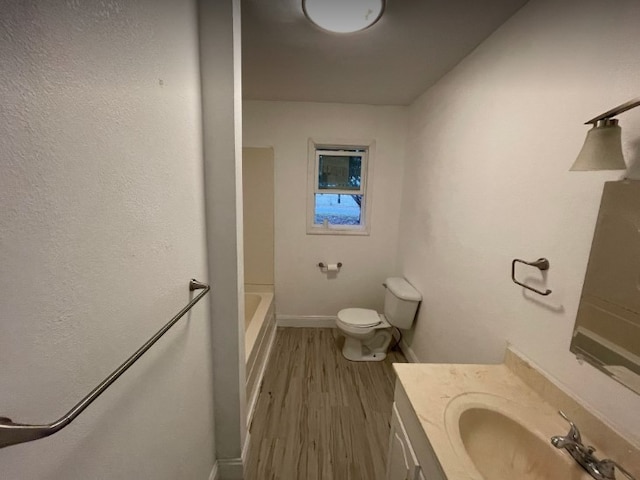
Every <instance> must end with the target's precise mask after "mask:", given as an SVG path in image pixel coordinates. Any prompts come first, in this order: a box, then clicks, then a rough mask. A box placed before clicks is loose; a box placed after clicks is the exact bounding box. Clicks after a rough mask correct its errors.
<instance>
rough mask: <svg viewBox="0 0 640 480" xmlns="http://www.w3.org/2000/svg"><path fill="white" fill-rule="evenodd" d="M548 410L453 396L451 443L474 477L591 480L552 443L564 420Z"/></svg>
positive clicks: (448, 416) (448, 418)
mask: <svg viewBox="0 0 640 480" xmlns="http://www.w3.org/2000/svg"><path fill="white" fill-rule="evenodd" d="M555 417H557V414H556V413H555V412H552V411H546V410H545V409H541V410H539V411H538V410H536V411H532V410H530V409H524V410H523V408H522V407H521V406H519V405H518V404H516V403H515V402H513V401H511V400H508V399H506V398H503V397H499V396H496V395H491V394H487V393H465V394H462V395H459V396H457V397H455V398H454V399H453V400H451V402H450V403H449V404H448V405H447V408H446V410H445V427H446V430H447V434H448V435H449V440H450V442H451V445H452V447H453V449H454V451H455V453H456V455H457V456H458V458H459V460H460V461H461V462H462V463H463V465H464V467H465V469H466V470H467V472H468V473H469V474H470V475H471V476H472V478H474V479H476V478H477V479H479V480H480V479H482V480H514V479H517V480H544V479H563V480H589V479H591V480H593V479H592V478H591V477H590V476H589V474H587V473H586V472H585V471H584V470H583V469H582V468H581V467H580V466H579V465H577V464H576V463H575V462H574V460H573V459H572V458H570V457H569V456H568V455H567V453H566V452H564V451H561V450H558V449H556V448H555V447H553V446H552V445H551V443H550V442H549V438H550V437H551V436H552V435H560V434H565V433H566V432H565V430H567V426H566V424H563V423H562V421H558V418H559V417H558V418H555Z"/></svg>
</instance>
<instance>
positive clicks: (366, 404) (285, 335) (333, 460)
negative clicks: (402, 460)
mask: <svg viewBox="0 0 640 480" xmlns="http://www.w3.org/2000/svg"><path fill="white" fill-rule="evenodd" d="M343 341H344V339H343V338H342V337H341V336H340V334H339V333H338V331H337V330H336V329H330V328H279V329H278V331H277V334H276V339H275V343H274V346H273V352H272V354H271V358H270V361H269V364H268V366H267V370H266V373H265V376H264V380H263V383H262V387H261V391H260V395H259V397H258V401H257V405H256V410H255V413H254V416H253V420H252V423H251V426H250V433H251V447H250V450H249V455H248V461H247V464H246V465H247V468H246V474H245V478H246V479H247V480H276V479H282V480H297V479H299V480H303V479H304V480H383V479H384V477H385V468H386V455H387V447H388V441H389V428H390V427H389V421H390V418H391V408H392V404H393V388H394V383H395V374H394V372H393V370H392V368H391V364H392V363H394V362H406V359H405V358H404V356H403V355H402V353H401V352H400V351H399V350H398V351H395V350H394V351H391V352H389V354H388V355H387V358H386V359H385V360H384V361H381V362H350V361H349V360H347V359H345V358H344V357H343V356H342V353H341V348H342V344H343Z"/></svg>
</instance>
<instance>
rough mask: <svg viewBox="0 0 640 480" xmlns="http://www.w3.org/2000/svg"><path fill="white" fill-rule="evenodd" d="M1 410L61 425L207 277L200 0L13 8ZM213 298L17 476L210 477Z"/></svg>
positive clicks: (2, 218)
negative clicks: (194, 281)
mask: <svg viewBox="0 0 640 480" xmlns="http://www.w3.org/2000/svg"><path fill="white" fill-rule="evenodd" d="M0 38H1V39H2V40H1V41H0V58H2V68H1V69H0V98H1V99H2V101H1V104H2V107H1V108H0V163H1V167H0V170H1V173H0V205H2V208H0V265H2V267H1V268H0V312H2V314H1V319H0V365H2V368H0V415H1V416H8V417H11V418H12V419H14V420H15V421H21V422H30V423H46V422H51V421H53V420H55V419H57V418H58V417H60V416H61V415H63V414H64V413H65V412H66V411H67V410H68V409H70V408H71V407H72V406H73V405H74V404H75V403H76V402H77V401H79V400H80V399H81V398H82V397H83V396H84V395H86V394H87V393H88V392H89V391H90V390H91V389H92V388H93V387H94V386H96V385H97V384H98V382H100V381H101V380H102V379H103V378H105V377H106V375H107V374H109V373H110V372H111V371H112V370H113V369H114V368H116V367H117V366H118V365H119V364H120V363H121V362H122V361H123V360H124V359H125V358H127V357H128V356H129V355H130V354H131V353H133V351H135V350H136V349H137V348H138V347H139V346H140V345H141V344H142V343H143V342H145V341H146V340H147V339H148V338H149V337H150V336H151V335H152V334H153V333H155V331H156V330H158V329H159V328H160V327H161V326H162V325H163V324H164V323H165V322H166V321H168V320H169V318H171V316H173V315H174V314H175V313H176V312H177V311H179V310H180V309H181V308H182V307H183V306H184V305H185V304H186V303H187V302H188V300H189V297H190V294H189V292H188V289H187V285H188V281H189V279H190V278H192V277H195V278H199V279H202V280H206V256H205V232H204V224H205V222H204V205H203V173H202V148H201V143H202V139H201V133H200V132H201V121H200V93H199V69H198V39H197V30H196V11H195V4H194V2H174V1H171V0H153V1H152V0H137V1H111V2H102V1H97V0H95V1H92V0H91V1H84V2H36V1H29V2H26V1H22V0H9V1H5V2H3V4H2V15H0ZM208 304H209V301H208V298H205V299H204V300H203V301H201V302H200V303H199V304H198V305H196V306H195V307H194V308H193V309H192V311H191V313H190V314H189V315H188V316H186V317H184V318H183V319H182V320H181V322H180V323H179V324H177V325H176V326H175V327H174V328H173V329H172V330H171V331H170V332H169V333H167V334H166V335H165V337H163V338H162V339H161V340H160V341H159V342H158V343H157V344H156V345H155V346H154V347H153V348H152V350H151V351H149V352H148V353H147V354H146V355H145V356H144V357H142V358H141V359H140V360H139V361H138V363H137V364H136V365H135V366H133V367H132V368H131V369H130V370H129V371H128V372H127V373H125V374H124V375H123V376H122V377H121V378H120V379H119V380H118V381H117V382H116V383H115V384H114V385H113V386H112V387H110V388H109V390H108V391H107V392H105V393H104V394H103V395H102V396H101V397H100V398H99V399H98V400H96V401H95V402H94V403H93V404H92V405H91V406H90V407H89V408H88V409H87V410H86V411H85V412H84V413H82V414H81V416H80V417H78V418H77V419H76V420H75V421H74V422H73V423H72V424H71V425H70V426H68V427H67V428H66V429H65V430H63V431H61V432H59V433H57V434H55V435H54V436H52V437H49V438H46V439H43V440H38V441H35V442H33V443H28V444H22V445H16V446H12V447H8V448H5V449H2V450H0V472H2V473H1V474H0V476H1V477H2V478H6V479H18V478H19V479H22V480H30V479H38V480H42V479H68V480H72V479H78V480H86V479H89V478H91V479H97V478H113V479H132V478H141V479H142V478H144V479H158V480H159V479H166V480H175V479H178V478H185V479H187V478H188V479H203V480H206V479H207V478H209V475H210V472H211V470H212V467H213V464H214V460H215V459H214V452H215V444H214V438H213V430H214V421H213V404H212V392H213V391H214V388H213V384H212V366H211V365H212V351H211V331H210V324H209V314H208Z"/></svg>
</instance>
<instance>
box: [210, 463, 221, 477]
mask: <svg viewBox="0 0 640 480" xmlns="http://www.w3.org/2000/svg"><path fill="white" fill-rule="evenodd" d="M209 480H220V476H219V475H218V462H217V461H216V463H214V464H213V468H212V469H211V473H210V474H209Z"/></svg>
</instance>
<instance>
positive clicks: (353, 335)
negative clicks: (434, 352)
mask: <svg viewBox="0 0 640 480" xmlns="http://www.w3.org/2000/svg"><path fill="white" fill-rule="evenodd" d="M384 286H385V287H386V289H387V290H386V293H385V296H384V314H379V313H378V312H376V311H375V310H370V309H367V308H345V309H343V310H340V311H339V312H338V318H337V320H336V326H337V327H338V330H340V332H341V333H342V334H343V335H344V337H345V341H344V347H342V355H344V357H345V358H346V359H348V360H352V361H354V362H379V361H381V360H384V359H385V357H386V356H387V349H388V348H389V344H390V343H391V339H392V338H393V336H392V332H393V327H397V328H402V329H409V328H411V325H412V324H413V319H414V317H415V316H416V311H417V310H418V305H419V304H420V301H421V300H422V295H421V294H420V292H418V291H417V290H416V289H415V288H413V286H411V284H410V283H409V282H407V281H406V280H405V279H404V278H402V277H391V278H387V280H386V281H385V283H384Z"/></svg>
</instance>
